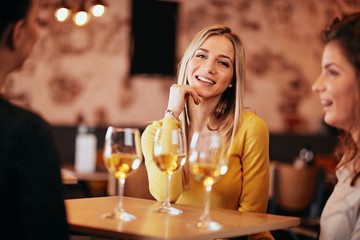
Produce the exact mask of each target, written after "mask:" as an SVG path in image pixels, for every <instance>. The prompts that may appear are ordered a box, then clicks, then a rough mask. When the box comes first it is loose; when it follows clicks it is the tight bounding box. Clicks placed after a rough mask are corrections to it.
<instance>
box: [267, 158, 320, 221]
mask: <svg viewBox="0 0 360 240" xmlns="http://www.w3.org/2000/svg"><path fill="white" fill-rule="evenodd" d="M272 175H273V179H272V183H273V186H272V190H273V193H272V199H271V201H270V203H269V208H270V212H272V213H275V214H276V213H279V211H278V209H282V210H285V211H287V212H288V213H289V214H288V215H291V212H294V213H296V212H297V213H298V212H301V211H306V213H303V215H305V216H304V217H310V218H317V217H320V214H321V211H322V207H323V206H322V204H323V202H322V200H323V194H324V182H325V170H324V169H323V168H319V167H302V168H297V167H294V166H293V165H291V164H285V163H276V164H275V166H274V167H273V174H272Z"/></svg>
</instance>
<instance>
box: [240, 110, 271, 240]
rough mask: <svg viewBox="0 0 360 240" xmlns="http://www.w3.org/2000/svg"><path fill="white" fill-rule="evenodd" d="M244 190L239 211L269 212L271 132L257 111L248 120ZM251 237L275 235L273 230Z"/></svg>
mask: <svg viewBox="0 0 360 240" xmlns="http://www.w3.org/2000/svg"><path fill="white" fill-rule="evenodd" d="M244 123H245V124H246V126H244V127H245V128H246V130H245V140H244V145H243V155H242V165H243V191H242V194H241V197H240V202H239V211H250V212H260V213H265V212H266V208H267V202H268V195H269V133H268V129H267V126H266V124H265V122H264V121H263V120H262V119H260V118H259V117H257V116H255V115H253V116H252V117H249V118H248V119H246V120H245V121H244ZM249 239H274V238H273V237H272V236H271V234H270V232H264V233H260V234H256V235H251V236H249Z"/></svg>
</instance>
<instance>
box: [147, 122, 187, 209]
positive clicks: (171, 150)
mask: <svg viewBox="0 0 360 240" xmlns="http://www.w3.org/2000/svg"><path fill="white" fill-rule="evenodd" d="M153 157H154V162H155V164H156V166H157V167H158V168H159V169H160V171H162V172H163V173H165V174H166V175H167V187H166V196H165V202H164V203H163V204H162V206H161V207H160V208H159V209H157V210H155V212H159V213H168V214H171V215H178V214H180V213H182V211H181V210H179V209H176V208H174V207H171V204H170V201H169V194H170V180H171V175H172V174H173V173H174V172H175V171H176V170H179V169H180V168H181V167H182V166H183V165H184V164H185V161H186V158H185V147H184V140H183V134H182V131H181V129H163V128H158V129H157V130H156V133H155V138H154V147H153Z"/></svg>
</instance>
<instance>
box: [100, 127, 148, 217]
mask: <svg viewBox="0 0 360 240" xmlns="http://www.w3.org/2000/svg"><path fill="white" fill-rule="evenodd" d="M141 162H142V152H141V147H140V131H139V130H138V129H134V128H115V127H108V129H107V132H106V135H105V144H104V163H105V166H106V168H107V170H108V171H109V172H110V173H111V174H113V175H114V176H115V177H116V178H117V179H118V181H119V184H118V186H119V203H118V206H117V207H116V208H115V209H114V211H113V212H110V213H105V214H103V217H105V218H116V219H121V220H123V221H131V220H133V219H136V217H135V216H134V215H131V214H129V213H127V212H125V210H124V208H123V203H122V198H123V195H124V185H125V179H126V177H127V176H129V175H130V174H131V173H133V172H134V171H136V170H137V169H138V168H139V166H140V164H141Z"/></svg>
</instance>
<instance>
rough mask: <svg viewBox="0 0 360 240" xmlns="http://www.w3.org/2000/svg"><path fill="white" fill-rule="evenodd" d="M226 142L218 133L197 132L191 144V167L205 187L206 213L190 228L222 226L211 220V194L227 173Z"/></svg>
mask: <svg viewBox="0 0 360 240" xmlns="http://www.w3.org/2000/svg"><path fill="white" fill-rule="evenodd" d="M226 150H227V149H226V147H225V146H224V141H223V139H222V138H221V137H220V135H218V134H217V133H216V132H211V133H199V132H195V133H194V134H193V137H192V139H191V142H190V148H189V166H190V173H191V174H192V176H193V177H194V178H195V179H196V180H197V181H199V182H201V183H202V184H203V186H204V213H203V214H202V216H201V217H200V219H199V220H198V222H197V223H195V224H190V226H193V227H197V228H202V229H207V230H219V229H220V228H221V227H222V226H221V224H219V223H217V222H214V221H212V220H211V219H210V213H209V212H210V202H209V201H210V193H211V189H212V186H213V184H214V183H216V182H217V181H219V180H220V178H221V177H222V176H223V175H224V174H225V173H226V172H227V169H228V160H227V156H226Z"/></svg>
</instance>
